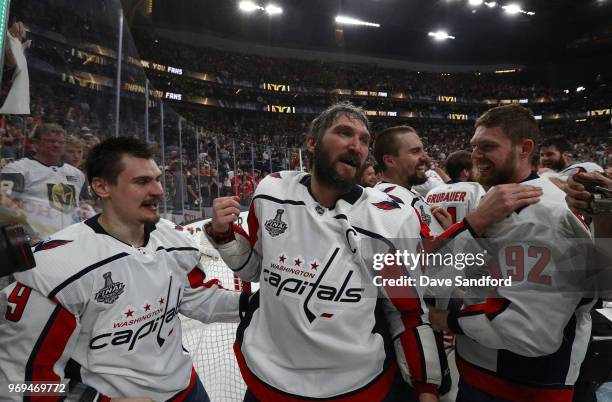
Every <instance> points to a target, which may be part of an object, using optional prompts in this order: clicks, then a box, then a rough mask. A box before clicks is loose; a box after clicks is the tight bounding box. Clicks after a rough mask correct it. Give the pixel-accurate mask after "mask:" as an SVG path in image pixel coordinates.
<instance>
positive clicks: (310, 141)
mask: <svg viewBox="0 0 612 402" xmlns="http://www.w3.org/2000/svg"><path fill="white" fill-rule="evenodd" d="M315 146H316V141H315V139H314V138H313V136H312V135H309V136H308V137H306V149H307V150H308V152H310V154H311V155H314V153H315Z"/></svg>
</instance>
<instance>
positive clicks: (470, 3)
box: [468, 0, 484, 7]
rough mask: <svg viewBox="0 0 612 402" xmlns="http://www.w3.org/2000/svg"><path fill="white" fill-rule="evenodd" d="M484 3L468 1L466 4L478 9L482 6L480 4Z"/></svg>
mask: <svg viewBox="0 0 612 402" xmlns="http://www.w3.org/2000/svg"><path fill="white" fill-rule="evenodd" d="M483 2H484V0H469V1H468V4H469V5H470V6H472V7H478V6H480V5H482V3H483Z"/></svg>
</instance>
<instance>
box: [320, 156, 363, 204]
mask: <svg viewBox="0 0 612 402" xmlns="http://www.w3.org/2000/svg"><path fill="white" fill-rule="evenodd" d="M343 158H349V159H352V160H353V161H357V167H356V172H355V174H353V175H348V176H346V177H344V176H342V175H340V174H339V173H338V171H337V170H336V164H337V163H340V160H342V159H343ZM358 160H359V156H358V155H354V154H351V153H348V152H347V153H344V154H342V155H339V156H338V158H336V160H335V161H332V159H331V155H330V154H329V152H327V150H326V149H324V147H323V146H322V145H321V144H317V145H316V146H315V152H314V161H313V163H314V175H315V176H316V178H317V181H318V182H319V183H320V184H321V185H323V186H325V187H328V188H332V189H334V190H339V191H340V192H341V193H347V192H349V191H351V189H352V188H353V187H354V186H355V185H356V184H357V177H361V173H363V169H364V163H361V164H359V163H360V162H359V161H358Z"/></svg>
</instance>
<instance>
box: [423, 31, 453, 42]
mask: <svg viewBox="0 0 612 402" xmlns="http://www.w3.org/2000/svg"><path fill="white" fill-rule="evenodd" d="M427 35H429V36H431V37H433V38H434V39H435V40H437V41H443V40H447V39H455V37H454V36H451V35H449V34H448V33H447V32H446V31H436V32H429V33H428V34H427Z"/></svg>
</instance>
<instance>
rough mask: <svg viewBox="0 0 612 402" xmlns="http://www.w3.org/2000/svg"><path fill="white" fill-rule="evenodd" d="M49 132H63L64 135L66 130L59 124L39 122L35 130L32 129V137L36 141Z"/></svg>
mask: <svg viewBox="0 0 612 402" xmlns="http://www.w3.org/2000/svg"><path fill="white" fill-rule="evenodd" d="M50 133H61V134H64V136H65V135H66V130H64V129H63V128H62V126H60V125H59V124H56V123H45V124H41V125H40V126H38V127H36V130H34V135H33V138H34V139H35V140H37V141H38V140H40V139H41V138H42V136H43V135H45V134H50Z"/></svg>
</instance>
